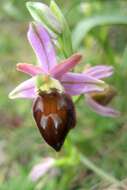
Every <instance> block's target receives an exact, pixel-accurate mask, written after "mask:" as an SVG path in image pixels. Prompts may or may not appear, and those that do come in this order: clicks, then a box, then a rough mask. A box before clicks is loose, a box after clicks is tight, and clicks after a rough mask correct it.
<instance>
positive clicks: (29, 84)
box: [9, 77, 36, 99]
mask: <svg viewBox="0 0 127 190" xmlns="http://www.w3.org/2000/svg"><path fill="white" fill-rule="evenodd" d="M35 79H36V77H33V78H31V79H28V80H26V81H24V82H22V83H21V84H20V85H18V86H17V87H16V88H15V89H14V90H13V91H12V92H11V93H10V94H9V98H11V99H15V98H28V99H33V98H34V97H35V95H36V94H35Z"/></svg>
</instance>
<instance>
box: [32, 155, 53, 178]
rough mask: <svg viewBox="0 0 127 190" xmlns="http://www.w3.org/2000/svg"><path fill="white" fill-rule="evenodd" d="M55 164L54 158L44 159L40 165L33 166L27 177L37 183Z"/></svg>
mask: <svg viewBox="0 0 127 190" xmlns="http://www.w3.org/2000/svg"><path fill="white" fill-rule="evenodd" d="M54 163H55V159H54V158H50V157H47V158H44V159H43V160H42V162H41V163H39V164H37V165H35V166H34V167H33V168H32V170H31V172H30V174H29V177H30V179H31V180H32V181H37V180H38V179H39V178H40V177H42V176H44V175H45V174H46V173H47V172H48V171H49V170H50V169H52V168H53V166H54Z"/></svg>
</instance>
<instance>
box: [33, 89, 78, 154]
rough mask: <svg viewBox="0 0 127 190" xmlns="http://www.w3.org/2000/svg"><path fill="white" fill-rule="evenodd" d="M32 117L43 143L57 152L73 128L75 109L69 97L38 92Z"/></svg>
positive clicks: (54, 91) (61, 94)
mask: <svg viewBox="0 0 127 190" xmlns="http://www.w3.org/2000/svg"><path fill="white" fill-rule="evenodd" d="M33 115H34V119H35V121H36V124H37V126H38V128H39V131H40V133H41V135H42V137H43V138H44V139H45V141H46V142H47V143H48V144H49V145H50V146H51V147H53V148H54V149H55V150H56V151H59V150H60V149H61V147H62V145H63V143H64V140H65V137H66V136H67V134H68V132H69V130H70V129H71V128H73V127H75V124H76V117H75V108H74V104H73V102H72V100H71V97H70V96H69V95H67V94H65V93H59V92H58V91H57V90H55V89H54V90H52V91H51V92H50V93H47V92H40V93H39V95H38V96H37V98H36V99H35V101H34V105H33Z"/></svg>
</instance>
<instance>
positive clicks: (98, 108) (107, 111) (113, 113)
mask: <svg viewBox="0 0 127 190" xmlns="http://www.w3.org/2000/svg"><path fill="white" fill-rule="evenodd" d="M86 103H87V104H88V105H89V106H90V108H91V109H92V110H93V111H95V112H96V113H98V114H100V115H103V116H108V117H118V116H119V115H120V112H119V111H117V110H115V109H113V108H110V107H106V106H102V105H100V104H98V103H97V102H95V101H94V100H93V99H92V98H91V97H90V96H89V95H87V96H86Z"/></svg>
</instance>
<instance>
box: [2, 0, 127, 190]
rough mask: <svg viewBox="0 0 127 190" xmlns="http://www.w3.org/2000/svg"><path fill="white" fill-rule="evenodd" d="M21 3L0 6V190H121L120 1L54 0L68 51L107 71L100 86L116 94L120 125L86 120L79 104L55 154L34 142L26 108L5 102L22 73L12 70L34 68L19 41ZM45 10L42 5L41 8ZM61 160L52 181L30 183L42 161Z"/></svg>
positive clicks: (124, 148) (125, 46) (126, 110)
mask: <svg viewBox="0 0 127 190" xmlns="http://www.w3.org/2000/svg"><path fill="white" fill-rule="evenodd" d="M25 2H27V0H0V190H102V189H109V190H112V189H115V190H117V189H120V187H119V182H121V184H120V186H124V187H123V188H122V189H125V190H126V189H127V188H126V181H127V85H126V84H127V82H126V81H127V65H126V64H127V1H126V0H109V1H108V0H87V1H85V0H82V1H81V0H64V1H63V0H56V2H57V4H58V5H59V6H60V7H61V9H62V11H63V13H64V15H65V17H66V18H67V20H68V23H69V26H70V28H71V31H72V39H73V44H74V46H75V48H76V49H77V51H80V52H82V53H83V55H84V59H83V61H82V63H81V65H80V66H79V67H78V70H79V71H80V70H81V71H82V68H83V67H84V66H85V65H86V64H91V65H98V64H106V65H113V66H114V67H115V74H114V76H113V77H111V78H110V79H108V80H107V81H108V82H109V83H110V84H112V85H113V86H115V87H116V88H117V90H118V94H117V97H116V98H115V100H114V101H113V102H112V104H113V106H114V107H116V108H117V109H119V110H120V111H121V113H122V114H121V117H120V118H115V119H114V118H113V119H112V118H106V117H101V116H99V115H97V114H96V113H93V112H92V111H91V110H90V109H89V107H87V105H86V104H85V101H84V99H81V100H80V101H79V102H78V104H77V105H76V111H77V126H76V128H75V129H74V130H72V131H71V132H70V133H69V135H68V137H67V141H66V142H65V145H64V146H63V148H62V151H61V152H60V153H55V152H54V150H52V149H51V148H50V147H49V146H48V145H47V144H46V143H45V142H44V140H43V139H42V138H41V136H40V134H39V131H38V130H37V127H36V126H35V122H34V120H33V118H32V109H31V105H32V102H31V101H29V100H28V101H25V100H9V99H8V93H9V92H10V91H11V90H12V89H13V88H14V87H15V86H16V85H17V84H19V83H20V82H21V81H23V80H24V79H27V78H28V77H27V76H26V75H25V74H22V73H19V72H17V71H16V70H15V66H16V63H18V62H28V63H33V64H35V63H36V58H35V55H34V53H33V51H32V49H31V47H30V45H29V43H28V41H27V38H26V33H27V30H28V22H29V21H31V20H32V18H31V16H30V15H29V13H28V11H27V9H26V7H25ZM41 2H45V3H47V4H48V3H49V1H46V0H45V1H41ZM45 157H53V158H55V159H56V160H61V163H60V164H58V166H57V167H55V171H57V172H54V175H51V172H49V173H46V174H45V175H44V176H42V178H41V179H40V180H38V181H36V182H32V181H31V180H30V179H29V177H28V176H29V173H30V171H31V169H32V167H33V166H34V165H36V164H37V163H38V162H40V161H41V159H42V158H45Z"/></svg>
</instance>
